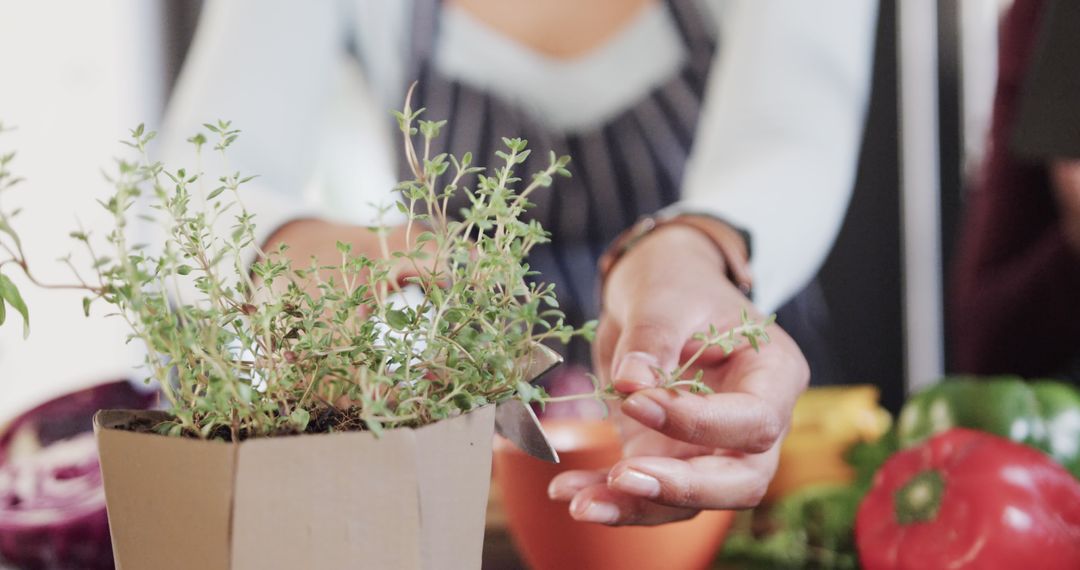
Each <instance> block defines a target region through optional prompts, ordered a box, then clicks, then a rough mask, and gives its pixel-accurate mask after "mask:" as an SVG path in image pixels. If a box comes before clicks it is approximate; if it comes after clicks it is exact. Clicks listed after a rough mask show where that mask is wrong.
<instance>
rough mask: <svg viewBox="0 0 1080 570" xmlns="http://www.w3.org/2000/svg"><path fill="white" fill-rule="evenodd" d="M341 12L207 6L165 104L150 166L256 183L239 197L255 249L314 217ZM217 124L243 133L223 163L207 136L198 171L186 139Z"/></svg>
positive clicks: (269, 2)
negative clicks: (313, 188) (312, 185)
mask: <svg viewBox="0 0 1080 570" xmlns="http://www.w3.org/2000/svg"><path fill="white" fill-rule="evenodd" d="M341 10H342V7H341V5H340V4H339V3H338V2H331V1H320V2H295V1H291V0H214V1H211V2H208V3H207V4H206V5H205V7H204V9H203V14H202V17H201V19H200V23H199V27H198V31H197V33H196V36H195V39H194V42H193V44H192V47H191V49H190V51H189V52H188V56H187V60H186V62H185V65H184V69H183V72H182V73H181V75H180V79H179V82H178V84H177V87H176V89H175V91H174V93H173V96H172V99H171V101H170V105H169V109H168V112H167V114H166V119H165V125H164V128H163V129H162V139H161V141H160V142H159V146H158V148H157V153H156V154H157V158H158V159H159V160H161V161H162V162H163V163H164V164H165V165H166V167H167V168H169V169H173V170H175V169H176V168H181V167H183V168H187V169H188V171H194V170H197V169H200V168H201V170H202V171H203V172H204V173H205V177H206V178H207V179H209V180H214V181H216V180H217V178H218V177H219V176H221V175H222V174H223V173H225V172H226V168H227V169H228V170H227V171H228V172H229V173H234V172H240V173H241V175H243V176H246V175H258V177H257V178H256V179H254V180H253V181H252V182H250V183H248V184H246V185H244V186H243V188H242V190H241V194H240V196H241V200H242V202H243V204H244V207H245V208H246V209H247V210H248V211H249V212H250V213H253V214H254V215H255V218H254V223H255V224H256V227H257V230H258V233H257V236H256V237H257V239H258V241H260V242H261V241H265V239H266V238H268V237H269V236H270V234H271V233H272V232H273V231H274V230H276V229H277V228H278V227H280V226H281V225H282V224H284V223H285V222H286V221H288V220H290V219H296V218H301V217H308V216H311V215H314V214H315V207H314V205H313V204H310V203H308V202H306V201H305V199H304V186H305V184H306V183H307V182H308V179H309V178H310V177H311V175H312V172H313V169H314V166H315V161H316V154H317V149H316V147H317V145H316V144H314V141H315V140H316V137H317V135H318V131H319V128H320V127H321V126H322V124H323V118H322V113H321V111H322V110H323V109H324V108H325V107H326V104H327V100H328V99H329V97H330V96H331V88H332V85H333V80H334V77H335V73H334V72H335V66H336V64H337V62H338V61H339V57H338V56H339V55H340V53H341V52H342V51H343V50H344V49H345V41H346V37H345V31H344V27H343V26H344V22H345V21H346V20H345V18H343V17H342V14H341ZM218 119H223V120H228V121H231V122H232V127H233V128H236V129H239V130H241V131H242V132H241V134H240V137H239V138H238V139H237V141H236V142H235V143H234V144H233V145H232V146H231V147H230V148H229V150H228V158H227V165H226V163H225V162H224V161H222V160H221V159H219V157H218V156H216V154H217V153H214V152H210V151H209V148H211V147H212V143H213V142H214V141H215V136H214V135H213V133H208V132H207V133H206V134H207V136H208V137H210V143H211V144H208V145H207V146H206V147H204V148H203V153H202V154H203V156H202V157H201V158H200V159H199V162H200V164H197V163H196V160H197V159H196V157H195V152H194V146H193V145H192V144H190V143H188V142H187V139H188V138H189V137H191V136H192V135H193V134H194V133H196V132H199V131H200V130H201V131H203V132H205V131H206V130H205V129H204V128H203V127H202V126H201V125H202V124H203V123H213V122H216V121H217V120H218ZM228 222H229V223H231V220H228ZM225 235H227V234H225Z"/></svg>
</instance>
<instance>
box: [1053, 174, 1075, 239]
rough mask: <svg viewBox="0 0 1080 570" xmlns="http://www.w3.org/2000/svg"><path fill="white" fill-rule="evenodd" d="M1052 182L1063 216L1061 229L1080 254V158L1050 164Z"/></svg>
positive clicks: (1059, 209) (1060, 212)
mask: <svg viewBox="0 0 1080 570" xmlns="http://www.w3.org/2000/svg"><path fill="white" fill-rule="evenodd" d="M1050 182H1051V186H1053V189H1054V197H1055V198H1056V199H1057V203H1058V213H1059V214H1060V216H1061V229H1062V232H1063V233H1064V234H1065V240H1066V241H1067V242H1068V244H1069V247H1070V248H1072V250H1073V251H1075V252H1076V253H1077V254H1080V160H1076V159H1071V160H1057V161H1054V162H1052V163H1051V164H1050Z"/></svg>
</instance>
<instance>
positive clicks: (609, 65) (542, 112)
mask: <svg viewBox="0 0 1080 570" xmlns="http://www.w3.org/2000/svg"><path fill="white" fill-rule="evenodd" d="M687 57H688V53H687V49H686V46H684V45H683V43H682V40H681V37H680V36H679V33H678V30H677V29H676V27H675V23H674V21H673V20H672V17H671V14H670V12H669V11H668V9H667V7H666V6H665V5H664V4H663V3H660V2H658V3H655V4H652V5H650V6H646V7H645V8H643V9H642V10H641V11H640V12H639V13H638V14H637V15H636V16H635V18H634V19H633V20H632V21H631V22H630V23H629V24H627V25H626V26H624V27H623V28H622V29H621V30H619V31H617V32H616V33H615V34H614V35H613V36H612V37H611V39H609V40H608V41H607V42H605V43H603V44H602V45H600V46H598V47H596V48H594V49H592V50H589V51H588V52H586V53H584V54H582V55H581V56H578V57H574V58H557V57H552V56H549V55H546V54H543V53H540V52H538V51H536V50H534V49H532V48H529V47H528V46H525V45H522V44H521V43H520V42H518V41H516V40H514V39H512V38H510V37H508V36H506V35H504V34H502V33H501V32H499V31H498V30H495V29H493V28H491V27H490V26H488V25H487V24H485V23H483V22H481V21H479V20H477V19H476V18H475V17H473V16H472V15H471V14H469V13H468V12H466V11H465V10H462V9H460V8H457V7H455V6H453V5H447V6H444V7H443V8H442V14H441V22H440V27H439V37H438V38H436V43H435V48H434V55H433V59H434V65H435V67H436V69H438V70H439V71H440V72H441V73H443V74H444V75H446V76H447V77H449V78H451V79H455V80H457V81H460V82H461V83H463V84H465V85H469V86H471V87H475V88H478V89H481V90H484V91H488V92H491V93H493V94H495V95H496V96H498V97H499V98H501V99H503V100H506V101H508V102H510V103H512V104H515V105H516V106H518V107H519V108H521V109H522V110H523V111H524V112H526V113H528V114H530V115H533V116H534V117H535V118H536V119H538V120H539V121H541V122H542V123H543V124H545V125H546V126H549V127H550V128H552V129H555V130H562V131H578V130H583V129H587V128H589V127H593V126H596V125H598V124H603V123H604V122H606V121H607V120H608V119H610V118H612V117H613V116H615V115H617V114H618V113H620V112H622V111H624V110H626V109H627V108H629V107H630V106H631V105H633V103H635V102H636V101H638V100H640V99H641V98H643V97H644V96H645V95H646V94H647V93H649V92H650V91H652V90H653V89H655V88H656V87H658V86H660V85H662V84H663V83H664V82H665V81H666V80H668V79H670V78H671V77H672V76H673V75H674V74H675V73H677V72H678V70H679V69H680V68H681V67H682V65H683V64H684V63H685V61H686V58H687ZM477 61H484V65H482V66H479V65H476V64H475V62H477Z"/></svg>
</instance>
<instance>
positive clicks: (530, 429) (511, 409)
mask: <svg viewBox="0 0 1080 570" xmlns="http://www.w3.org/2000/svg"><path fill="white" fill-rule="evenodd" d="M495 431H496V432H498V434H499V435H501V436H503V437H505V438H506V439H509V440H510V441H511V442H513V444H514V445H516V446H517V447H518V449H520V450H522V451H524V452H525V453H528V454H529V455H531V456H533V457H535V458H537V459H542V460H544V461H548V462H551V463H558V462H559V454H558V452H556V451H555V448H554V447H552V445H551V442H550V441H548V438H547V435H545V434H544V430H543V428H541V427H540V420H538V419H537V418H536V414H535V413H534V412H533V410H532V408H531V407H529V406H528V405H526V404H524V403H523V402H522V401H521V400H518V399H517V398H513V399H510V400H507V401H505V402H502V403H500V404H499V405H498V406H497V407H496V408H495Z"/></svg>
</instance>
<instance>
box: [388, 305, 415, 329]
mask: <svg viewBox="0 0 1080 570" xmlns="http://www.w3.org/2000/svg"><path fill="white" fill-rule="evenodd" d="M386 323H387V324H388V325H390V326H391V327H392V328H394V329H396V330H399V331H400V330H404V329H405V328H407V327H408V326H409V315H408V314H407V313H405V311H399V310H397V309H390V310H389V311H386Z"/></svg>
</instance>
